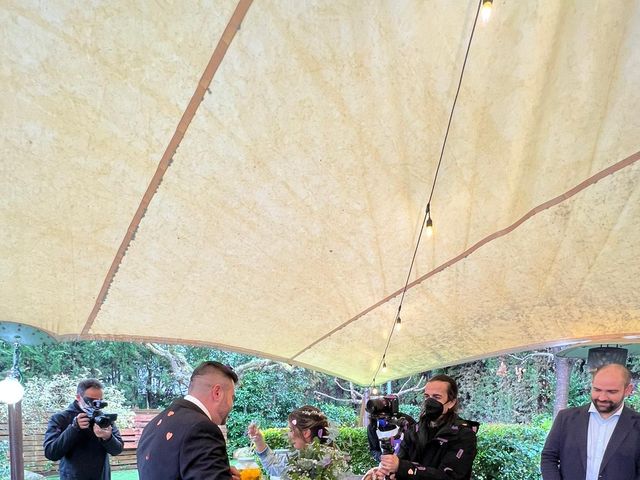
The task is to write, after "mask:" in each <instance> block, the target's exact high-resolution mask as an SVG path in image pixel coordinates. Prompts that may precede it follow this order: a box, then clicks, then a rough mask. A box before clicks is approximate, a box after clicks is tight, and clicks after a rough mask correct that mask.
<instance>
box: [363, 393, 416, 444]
mask: <svg viewBox="0 0 640 480" xmlns="http://www.w3.org/2000/svg"><path fill="white" fill-rule="evenodd" d="M399 403H400V402H399V400H398V396H397V395H387V396H384V397H380V398H375V399H372V400H369V401H368V402H367V405H366V410H367V412H368V413H369V415H371V418H373V419H375V420H376V435H377V436H378V441H379V442H380V450H382V455H391V454H394V453H396V452H397V450H398V448H399V447H400V442H401V441H402V437H403V435H404V432H405V430H406V429H407V427H408V426H409V421H408V420H407V419H406V418H405V417H402V416H400V414H399V412H398V405H399Z"/></svg>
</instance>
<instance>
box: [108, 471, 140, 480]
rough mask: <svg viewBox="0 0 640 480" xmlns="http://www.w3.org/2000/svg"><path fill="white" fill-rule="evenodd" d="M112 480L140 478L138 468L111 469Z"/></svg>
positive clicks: (136, 479) (134, 479) (135, 479)
mask: <svg viewBox="0 0 640 480" xmlns="http://www.w3.org/2000/svg"><path fill="white" fill-rule="evenodd" d="M111 480H138V471H137V470H118V471H117V472H114V471H113V470H112V471H111Z"/></svg>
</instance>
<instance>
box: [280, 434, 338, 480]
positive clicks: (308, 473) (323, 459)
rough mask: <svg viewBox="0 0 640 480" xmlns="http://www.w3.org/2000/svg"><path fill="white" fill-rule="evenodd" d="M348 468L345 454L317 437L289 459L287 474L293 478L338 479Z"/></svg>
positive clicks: (295, 479) (306, 479) (309, 479)
mask: <svg viewBox="0 0 640 480" xmlns="http://www.w3.org/2000/svg"><path fill="white" fill-rule="evenodd" d="M346 470H347V463H346V461H345V458H344V454H343V453H342V452H341V451H340V450H339V449H336V448H334V447H331V446H328V445H325V444H322V443H320V442H319V441H318V439H315V440H314V441H313V442H312V443H310V444H309V445H307V446H306V447H305V448H303V449H302V450H300V451H299V452H298V455H297V456H294V457H293V458H290V459H289V463H288V465H287V476H288V477H289V478H290V479H291V480H338V478H339V476H340V475H341V474H343V473H344V472H345V471H346Z"/></svg>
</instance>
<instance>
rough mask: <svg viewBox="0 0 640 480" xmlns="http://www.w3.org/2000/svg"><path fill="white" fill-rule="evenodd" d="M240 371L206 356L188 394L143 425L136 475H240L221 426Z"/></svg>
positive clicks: (161, 478) (215, 478)
mask: <svg viewBox="0 0 640 480" xmlns="http://www.w3.org/2000/svg"><path fill="white" fill-rule="evenodd" d="M237 381H238V375H236V373H235V372H234V371H233V370H232V369H231V367H228V366H226V365H223V364H221V363H219V362H214V361H209V362H204V363H202V364H201V365H199V366H198V367H197V368H196V369H195V370H194V371H193V374H192V375H191V381H190V382H189V390H188V395H186V396H185V397H184V398H182V399H179V400H175V401H174V402H173V403H172V404H171V405H170V406H169V408H167V409H166V410H164V411H163V412H162V413H160V414H159V415H158V416H156V417H155V418H154V419H153V420H151V421H150V422H149V424H148V425H147V426H146V427H145V428H144V431H143V432H142V436H141V437H140V442H139V443H138V450H137V454H136V455H137V460H138V475H139V478H140V480H178V479H179V480H203V479H205V478H206V479H208V480H239V479H240V473H239V472H238V470H237V469H236V468H234V467H230V466H229V459H228V457H227V446H226V442H225V439H224V437H223V435H222V432H221V431H220V428H219V427H218V425H224V424H225V422H226V420H227V416H228V415H229V412H230V411H231V408H232V407H233V400H234V396H235V384H236V383H237Z"/></svg>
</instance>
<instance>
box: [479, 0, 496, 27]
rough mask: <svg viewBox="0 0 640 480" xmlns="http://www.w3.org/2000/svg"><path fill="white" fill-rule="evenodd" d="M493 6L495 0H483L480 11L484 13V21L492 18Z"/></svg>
mask: <svg viewBox="0 0 640 480" xmlns="http://www.w3.org/2000/svg"><path fill="white" fill-rule="evenodd" d="M492 7H493V0H482V9H481V11H480V13H481V15H482V21H483V22H484V23H487V22H488V21H489V18H491V8H492Z"/></svg>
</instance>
